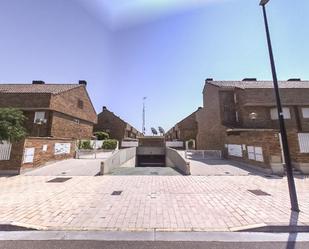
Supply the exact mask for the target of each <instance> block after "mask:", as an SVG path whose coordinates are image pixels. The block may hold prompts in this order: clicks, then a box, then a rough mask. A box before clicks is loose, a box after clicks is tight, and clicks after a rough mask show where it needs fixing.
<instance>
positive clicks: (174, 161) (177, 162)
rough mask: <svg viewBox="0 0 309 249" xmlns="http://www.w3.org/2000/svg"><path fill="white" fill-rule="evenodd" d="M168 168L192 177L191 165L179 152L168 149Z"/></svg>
mask: <svg viewBox="0 0 309 249" xmlns="http://www.w3.org/2000/svg"><path fill="white" fill-rule="evenodd" d="M165 154H166V166H167V167H173V168H177V169H178V170H179V171H180V172H182V173H183V174H184V175H190V174H191V172H190V163H189V162H187V160H186V159H185V158H183V157H182V156H181V155H180V154H179V153H178V151H177V150H174V149H171V148H166V153H165Z"/></svg>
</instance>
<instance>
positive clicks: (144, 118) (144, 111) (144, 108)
mask: <svg viewBox="0 0 309 249" xmlns="http://www.w3.org/2000/svg"><path fill="white" fill-rule="evenodd" d="M146 99H147V97H144V98H143V128H142V129H143V131H142V132H143V134H144V135H145V134H146V128H145V125H146V106H145V101H146Z"/></svg>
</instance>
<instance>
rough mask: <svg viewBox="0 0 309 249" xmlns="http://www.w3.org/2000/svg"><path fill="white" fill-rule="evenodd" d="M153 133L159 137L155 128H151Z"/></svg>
mask: <svg viewBox="0 0 309 249" xmlns="http://www.w3.org/2000/svg"><path fill="white" fill-rule="evenodd" d="M151 132H152V134H153V135H158V132H157V130H156V129H155V128H153V127H152V128H151Z"/></svg>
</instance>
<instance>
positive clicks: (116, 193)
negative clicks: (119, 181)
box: [112, 191, 122, 195]
mask: <svg viewBox="0 0 309 249" xmlns="http://www.w3.org/2000/svg"><path fill="white" fill-rule="evenodd" d="M121 193H122V191H114V192H113V193H112V195H121Z"/></svg>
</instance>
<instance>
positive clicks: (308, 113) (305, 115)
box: [301, 107, 309, 118]
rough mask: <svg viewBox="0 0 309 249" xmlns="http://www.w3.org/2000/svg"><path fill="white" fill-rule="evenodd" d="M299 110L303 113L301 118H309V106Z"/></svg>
mask: <svg viewBox="0 0 309 249" xmlns="http://www.w3.org/2000/svg"><path fill="white" fill-rule="evenodd" d="M301 110H302V113H303V118H309V107H303V108H301Z"/></svg>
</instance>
